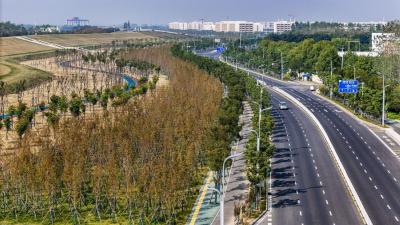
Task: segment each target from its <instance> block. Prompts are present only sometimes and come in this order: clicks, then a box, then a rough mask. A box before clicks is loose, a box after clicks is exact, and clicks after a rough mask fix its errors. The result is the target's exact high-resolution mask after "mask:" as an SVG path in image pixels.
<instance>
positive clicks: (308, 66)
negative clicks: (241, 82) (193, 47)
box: [224, 39, 400, 120]
mask: <svg viewBox="0 0 400 225" xmlns="http://www.w3.org/2000/svg"><path fill="white" fill-rule="evenodd" d="M345 43H346V42H345V40H343V39H333V40H332V41H314V40H312V39H306V40H304V41H301V42H298V43H297V42H285V41H271V40H269V39H264V40H262V41H261V42H260V43H259V46H258V47H257V48H256V49H253V50H245V49H241V48H238V47H237V46H234V45H230V46H229V47H228V50H227V51H226V52H225V53H224V56H225V57H226V58H227V59H228V60H230V61H231V62H238V63H240V64H242V65H244V66H249V67H251V68H253V69H256V70H259V71H261V72H268V73H270V75H272V76H275V77H277V78H279V79H280V78H281V74H282V73H283V78H284V79H285V80H290V79H300V78H301V76H302V74H303V73H308V74H315V75H318V77H319V78H320V79H321V80H322V82H323V85H322V86H321V87H320V91H321V93H322V94H324V95H326V96H329V95H330V88H331V87H332V88H333V97H334V98H335V99H336V100H337V101H339V102H341V103H342V104H344V105H346V106H347V107H349V108H351V109H352V110H354V111H355V112H356V113H358V114H360V115H361V116H363V117H366V118H368V119H371V120H379V118H380V115H381V111H382V82H383V79H382V77H383V76H382V75H385V83H386V85H388V86H387V87H386V94H387V96H386V98H387V102H386V104H385V107H386V109H387V110H388V111H389V115H390V116H396V115H398V114H399V113H400V102H399V100H398V99H399V96H400V92H399V91H400V81H399V80H400V66H399V65H400V50H399V49H400V47H399V46H396V45H395V44H394V45H393V48H392V51H390V52H386V53H385V54H383V55H381V56H379V57H368V56H356V55H355V54H353V53H352V52H351V51H350V52H347V54H346V55H345V56H344V58H343V64H342V59H341V58H340V57H339V56H338V54H337V52H338V50H339V49H340V47H341V46H344V45H345ZM342 65H343V67H342ZM331 66H332V67H331ZM331 69H332V76H331ZM341 79H357V80H359V82H360V85H359V93H358V94H357V95H354V94H341V93H339V92H338V87H337V86H338V85H337V84H338V81H339V80H341Z"/></svg>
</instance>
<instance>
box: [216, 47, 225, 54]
mask: <svg viewBox="0 0 400 225" xmlns="http://www.w3.org/2000/svg"><path fill="white" fill-rule="evenodd" d="M224 51H225V48H224V47H217V52H218V53H222V52H224Z"/></svg>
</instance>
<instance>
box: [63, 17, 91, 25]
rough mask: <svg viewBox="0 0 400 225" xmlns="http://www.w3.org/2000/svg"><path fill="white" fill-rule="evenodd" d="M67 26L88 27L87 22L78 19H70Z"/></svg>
mask: <svg viewBox="0 0 400 225" xmlns="http://www.w3.org/2000/svg"><path fill="white" fill-rule="evenodd" d="M67 26H71V27H80V26H89V20H87V19H80V18H79V17H72V18H71V19H67Z"/></svg>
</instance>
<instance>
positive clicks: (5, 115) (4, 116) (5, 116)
mask: <svg viewBox="0 0 400 225" xmlns="http://www.w3.org/2000/svg"><path fill="white" fill-rule="evenodd" d="M8 117H10V116H9V115H8V114H1V115H0V119H5V118H8Z"/></svg>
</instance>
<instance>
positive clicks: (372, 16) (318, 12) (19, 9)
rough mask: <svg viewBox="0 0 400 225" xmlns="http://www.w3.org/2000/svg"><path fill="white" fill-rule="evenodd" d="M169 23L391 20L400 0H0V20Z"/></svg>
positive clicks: (398, 13)
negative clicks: (75, 18) (72, 18)
mask: <svg viewBox="0 0 400 225" xmlns="http://www.w3.org/2000/svg"><path fill="white" fill-rule="evenodd" d="M74 16H78V17H81V18H84V19H89V20H90V23H91V25H119V24H122V23H123V22H124V21H128V20H129V21H130V22H131V23H137V24H167V23H168V22H172V21H194V20H200V19H204V20H205V21H219V20H247V21H273V20H278V19H289V17H293V18H294V19H295V20H298V21H328V22H331V21H340V22H344V21H349V22H351V21H383V20H385V21H388V20H394V19H400V0H63V1H60V0H0V19H1V21H11V22H13V23H23V24H56V25H63V24H65V20H66V19H67V18H71V17H74Z"/></svg>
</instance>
